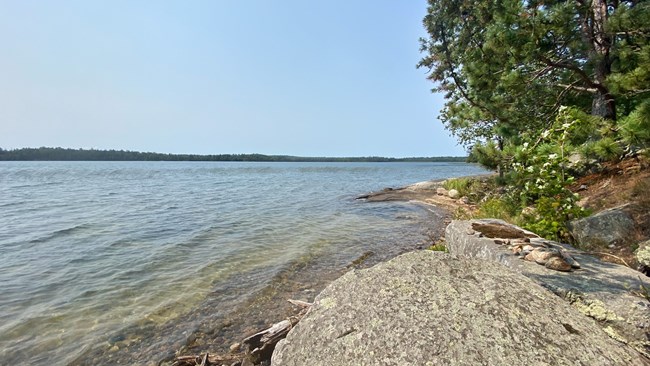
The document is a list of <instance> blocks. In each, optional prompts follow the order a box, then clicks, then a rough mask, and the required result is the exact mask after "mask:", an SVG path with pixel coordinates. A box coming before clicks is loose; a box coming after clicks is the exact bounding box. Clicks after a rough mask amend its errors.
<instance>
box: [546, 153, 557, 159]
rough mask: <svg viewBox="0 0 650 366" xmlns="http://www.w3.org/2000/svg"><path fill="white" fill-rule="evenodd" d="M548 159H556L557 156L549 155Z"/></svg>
mask: <svg viewBox="0 0 650 366" xmlns="http://www.w3.org/2000/svg"><path fill="white" fill-rule="evenodd" d="M548 158H549V159H555V158H557V154H551V155H549V156H548Z"/></svg>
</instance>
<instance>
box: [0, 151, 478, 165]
mask: <svg viewBox="0 0 650 366" xmlns="http://www.w3.org/2000/svg"><path fill="white" fill-rule="evenodd" d="M0 161H234V162H245V161H250V162H296V163H297V162H323V163H339V162H341V163H348V162H350V163H358V162H372V163H390V162H397V163H399V162H413V163H418V162H429V163H464V162H467V157H466V156H438V157H409V158H387V157H380V156H366V157H307V156H291V155H264V154H215V155H199V154H163V153H154V152H139V151H128V150H95V149H89V150H86V149H68V148H61V147H40V148H22V149H14V150H4V149H2V148H0Z"/></svg>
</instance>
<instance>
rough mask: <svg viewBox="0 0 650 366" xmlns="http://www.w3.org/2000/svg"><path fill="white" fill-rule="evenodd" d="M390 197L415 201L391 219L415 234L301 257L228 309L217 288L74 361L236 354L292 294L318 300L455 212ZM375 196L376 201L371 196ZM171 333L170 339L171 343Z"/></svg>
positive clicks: (438, 230)
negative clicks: (185, 309)
mask: <svg viewBox="0 0 650 366" xmlns="http://www.w3.org/2000/svg"><path fill="white" fill-rule="evenodd" d="M418 184H419V186H420V188H423V186H426V185H423V184H422V182H421V183H416V185H418ZM411 186H412V185H409V186H407V187H411ZM422 193H426V192H424V191H423V192H422ZM349 199H350V201H351V204H355V201H357V200H356V199H355V197H354V196H352V197H350V198H349ZM389 201H394V202H393V203H394V204H398V205H399V204H403V205H406V207H408V206H411V207H413V208H411V209H408V210H406V213H405V214H399V215H397V216H395V217H393V218H392V219H391V220H407V221H409V222H408V223H407V224H405V225H406V226H404V227H403V229H404V230H407V232H409V233H411V234H412V235H410V236H409V238H408V239H407V240H397V241H390V240H389V241H387V242H385V243H383V244H382V243H379V244H377V243H371V244H369V245H368V248H367V250H365V251H364V252H363V253H358V255H356V256H354V257H351V258H350V260H348V261H346V262H345V264H341V263H339V264H338V265H337V266H335V267H327V263H325V266H326V267H327V268H320V267H322V266H323V263H324V262H333V261H335V260H333V259H332V258H326V257H320V255H319V254H317V255H315V256H313V257H312V256H307V257H305V258H296V259H295V260H294V261H292V262H290V263H288V264H287V265H286V266H285V268H283V269H282V270H280V271H279V272H278V273H276V275H275V276H274V277H273V278H271V279H270V281H269V283H267V284H266V285H264V286H262V287H261V288H259V289H255V290H253V291H252V292H251V293H250V294H249V295H248V296H247V299H246V300H244V301H243V302H241V303H239V304H238V305H236V306H235V307H233V308H230V309H226V310H224V307H223V305H221V304H220V302H219V301H217V300H218V298H219V296H218V293H215V294H213V295H217V296H208V297H209V299H207V300H206V301H204V302H203V303H202V304H201V305H198V306H197V308H195V309H194V310H192V311H191V312H190V313H188V314H185V315H182V316H181V317H180V318H179V319H178V320H176V321H171V322H170V323H165V324H162V325H161V326H156V327H155V328H153V329H142V330H141V329H137V328H136V329H131V331H132V332H133V334H130V333H129V332H128V331H127V333H129V334H126V336H123V335H121V334H118V335H116V336H112V337H111V339H112V340H110V339H109V343H108V344H106V345H104V346H102V345H100V344H96V345H95V346H93V347H91V348H90V349H88V350H86V351H85V352H83V353H82V354H81V355H80V356H79V357H77V358H76V359H75V360H74V361H72V362H71V363H70V364H71V365H82V364H87V363H90V362H95V363H106V362H107V363H111V364H115V363H128V362H131V363H133V362H135V363H142V364H150V363H152V364H160V365H171V364H172V363H173V362H174V360H175V359H176V357H179V356H187V355H193V354H201V353H205V352H206V351H207V352H210V353H211V355H214V354H222V355H228V356H236V354H237V351H235V354H233V352H232V350H231V349H230V347H231V346H232V345H234V344H237V343H240V342H241V341H242V340H243V339H244V338H246V337H247V336H249V335H251V334H253V333H256V332H258V331H259V330H261V329H265V328H266V327H268V326H270V325H272V324H274V323H275V322H277V321H279V320H282V319H284V318H288V317H291V316H293V315H294V314H295V310H294V308H293V307H292V305H291V304H289V303H288V302H287V300H288V299H294V300H301V301H313V300H314V298H315V297H316V296H317V295H318V294H319V293H320V292H321V291H322V290H324V289H325V288H326V287H327V286H328V285H329V284H331V283H332V282H334V281H335V280H336V279H338V278H340V277H341V276H343V275H344V274H345V273H347V272H349V271H350V270H352V269H363V268H369V267H371V266H374V265H376V264H378V263H382V262H386V261H388V260H390V259H392V258H394V257H396V256H399V255H401V254H404V253H407V252H411V251H416V250H419V249H425V248H427V247H428V246H430V245H431V244H432V243H433V242H435V240H437V239H438V238H440V237H441V236H442V235H443V232H444V228H445V226H446V224H447V223H448V222H449V218H450V217H451V214H452V212H451V211H449V210H448V209H446V208H445V207H442V206H439V205H435V206H436V208H435V209H432V208H431V207H426V206H430V205H431V202H425V201H424V200H423V201H419V200H411V199H403V198H402V199H391V200H384V201H383V202H389ZM369 202H373V201H372V200H369ZM375 202H382V201H375ZM357 204H364V203H363V202H358V203H357ZM412 204H414V205H412ZM410 210H413V211H414V212H420V213H418V214H413V215H412V214H409V213H408V211H410ZM391 212H392V211H391ZM411 220H412V221H411ZM387 245H388V246H387ZM330 254H331V253H330ZM338 262H340V258H339V259H338ZM330 264H331V263H330ZM215 307H216V309H215ZM211 312H212V313H211ZM214 314H216V316H215V315H214ZM174 334H176V335H174ZM151 338H154V339H151ZM165 339H169V343H167V341H166V340H165ZM170 345H171V347H169V346H170ZM212 352H214V353H212Z"/></svg>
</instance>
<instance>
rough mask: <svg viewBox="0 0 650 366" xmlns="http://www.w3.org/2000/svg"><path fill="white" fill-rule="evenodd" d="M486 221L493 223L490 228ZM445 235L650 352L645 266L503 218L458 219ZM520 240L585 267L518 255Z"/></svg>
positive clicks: (463, 251)
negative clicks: (613, 259) (553, 265)
mask: <svg viewBox="0 0 650 366" xmlns="http://www.w3.org/2000/svg"><path fill="white" fill-rule="evenodd" d="M483 227H488V228H492V229H491V230H489V231H486V230H483V229H482V228H483ZM499 227H500V228H501V229H500V230H497V229H494V228H499ZM482 231H483V232H482ZM445 237H446V240H447V250H449V253H451V254H452V255H454V256H456V257H460V258H475V259H482V260H489V261H493V262H498V263H500V264H502V265H504V266H506V267H508V268H510V269H512V270H514V271H516V272H518V273H521V274H522V275H524V276H526V277H528V278H529V279H531V280H533V281H534V282H535V283H537V284H538V285H541V286H543V287H545V288H547V289H549V290H551V291H552V292H553V293H555V294H556V295H558V296H559V297H560V298H562V299H564V300H566V301H567V302H568V303H570V304H571V305H572V306H573V307H574V308H576V309H577V310H578V311H580V312H581V313H583V314H584V315H587V316H588V317H591V318H593V319H594V320H596V321H597V323H598V325H599V326H600V327H601V328H602V329H603V330H604V331H605V332H607V334H609V335H610V337H612V338H613V339H617V340H619V341H621V342H623V343H626V344H629V345H630V346H632V347H634V348H635V349H636V350H638V351H639V352H641V353H644V354H645V355H646V356H647V355H649V354H650V341H649V340H650V302H649V301H648V299H646V298H644V295H643V293H644V291H646V289H650V278H648V277H646V276H644V275H643V274H641V273H640V272H638V271H635V270H633V269H631V268H628V267H625V266H621V265H617V264H613V263H607V262H603V261H601V260H599V259H598V258H596V257H593V256H591V255H588V254H586V253H584V252H582V251H580V250H578V249H576V248H573V247H572V246H570V245H568V244H563V243H557V242H552V241H549V240H546V239H543V238H540V237H538V236H537V235H535V234H534V233H531V232H530V231H526V230H524V229H521V228H519V227H517V226H515V225H511V224H508V223H506V222H505V221H502V220H494V219H485V220H469V221H452V222H451V224H449V225H448V226H447V229H446V232H445ZM520 240H522V241H525V242H527V243H530V244H531V245H538V244H543V245H545V246H547V247H552V248H558V249H559V250H561V251H562V252H564V253H566V254H569V255H570V256H571V258H572V259H574V260H575V261H576V262H577V263H578V264H579V265H578V267H579V268H573V269H572V270H571V271H570V272H560V271H556V270H552V269H549V268H547V267H546V266H541V265H539V264H536V263H535V262H529V261H526V260H523V259H524V258H522V257H521V256H520V255H517V248H518V245H516V243H517V242H518V241H520Z"/></svg>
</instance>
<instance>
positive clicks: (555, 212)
mask: <svg viewBox="0 0 650 366" xmlns="http://www.w3.org/2000/svg"><path fill="white" fill-rule="evenodd" d="M423 24H424V28H425V30H426V32H427V34H428V36H427V37H426V38H422V39H421V40H420V42H421V52H422V55H423V57H422V59H421V61H420V62H419V64H418V67H419V68H421V69H424V70H425V71H426V72H427V78H428V79H429V80H430V81H432V82H433V84H434V87H433V92H435V93H443V94H444V96H445V101H446V103H445V105H444V108H443V109H442V111H441V112H440V117H439V118H440V120H441V121H442V123H443V124H444V125H445V127H446V128H447V129H448V130H449V131H450V132H451V133H452V134H453V135H454V136H456V137H457V139H458V140H459V141H460V142H461V143H462V144H463V145H464V146H466V148H467V149H468V151H469V152H470V160H472V161H476V162H479V163H481V164H483V165H485V166H486V167H489V168H493V169H496V170H498V171H499V180H500V184H501V185H502V186H503V187H505V189H506V192H507V193H506V194H504V195H502V196H501V197H499V200H498V201H495V202H493V204H494V205H497V206H499V205H500V206H499V207H501V208H503V209H504V210H508V211H512V212H511V214H512V215H515V216H517V215H519V216H521V213H522V212H526V210H524V209H526V208H527V209H528V210H527V212H535V214H534V215H531V216H530V217H528V218H524V219H523V220H524V221H527V222H528V224H529V225H528V227H529V228H530V229H533V230H538V231H539V232H541V233H542V234H549V235H551V236H554V237H562V236H564V234H565V233H566V230H565V223H566V222H567V221H568V220H570V219H572V218H575V217H579V216H584V215H586V213H585V212H584V210H582V209H581V208H580V207H579V206H578V205H577V202H578V200H579V196H578V195H577V194H576V193H574V192H572V191H571V190H569V189H568V187H569V186H570V185H571V184H572V183H573V182H574V180H575V178H576V177H579V176H581V175H585V174H587V173H589V172H594V171H597V170H598V169H600V168H601V167H602V166H603V164H604V163H606V162H611V161H621V160H623V159H638V158H639V157H647V156H648V146H649V145H650V3H649V2H648V1H647V0H571V1H561V0H550V1H549V0H543V1H542V0H526V1H521V0H494V1H485V0H479V1H476V0H472V1H470V0H429V1H428V10H427V14H426V15H425V17H424V20H423ZM524 216H525V215H524Z"/></svg>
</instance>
